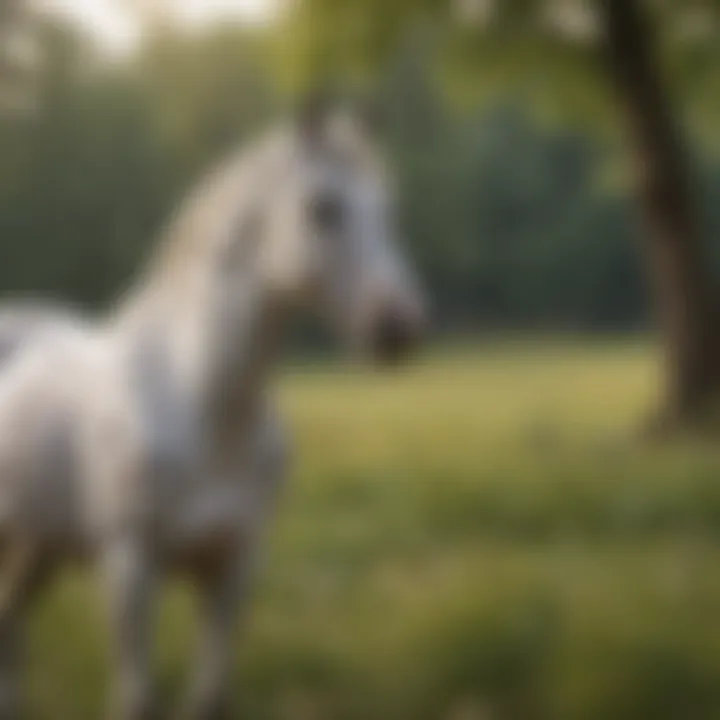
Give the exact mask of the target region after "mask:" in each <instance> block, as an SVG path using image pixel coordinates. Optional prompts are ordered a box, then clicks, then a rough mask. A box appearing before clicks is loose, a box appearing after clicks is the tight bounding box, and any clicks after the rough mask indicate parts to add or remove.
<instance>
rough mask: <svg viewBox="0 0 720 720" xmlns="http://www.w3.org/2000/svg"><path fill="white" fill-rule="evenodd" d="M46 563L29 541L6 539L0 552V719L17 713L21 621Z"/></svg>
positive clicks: (43, 572)
mask: <svg viewBox="0 0 720 720" xmlns="http://www.w3.org/2000/svg"><path fill="white" fill-rule="evenodd" d="M47 567H48V565H47V564H46V563H44V562H43V560H42V557H41V553H40V552H39V550H38V548H37V547H36V546H35V545H34V544H33V543H30V542H21V541H16V542H9V543H8V544H7V545H6V546H5V547H4V548H3V551H2V555H1V556H0V720H16V719H17V718H18V717H21V713H22V709H21V704H22V703H21V694H22V693H21V685H22V677H21V673H20V670H21V664H22V662H21V661H22V658H21V655H22V650H23V648H22V645H23V642H22V641H23V625H24V620H25V615H26V609H27V607H28V605H29V603H30V600H31V599H32V597H33V596H34V595H35V594H36V592H37V590H38V589H39V587H40V585H41V582H42V580H44V579H45V577H46V576H47V572H46V570H47Z"/></svg>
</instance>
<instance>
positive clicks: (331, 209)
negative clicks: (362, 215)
mask: <svg viewBox="0 0 720 720" xmlns="http://www.w3.org/2000/svg"><path fill="white" fill-rule="evenodd" d="M310 215H311V218H312V222H313V224H314V225H315V227H317V228H318V229H319V230H322V231H323V232H337V231H338V230H340V228H341V227H342V224H343V220H344V218H345V208H344V207H343V204H342V201H341V200H340V198H339V197H337V196H335V195H320V196H318V197H316V198H315V199H314V200H313V201H312V203H311V205H310Z"/></svg>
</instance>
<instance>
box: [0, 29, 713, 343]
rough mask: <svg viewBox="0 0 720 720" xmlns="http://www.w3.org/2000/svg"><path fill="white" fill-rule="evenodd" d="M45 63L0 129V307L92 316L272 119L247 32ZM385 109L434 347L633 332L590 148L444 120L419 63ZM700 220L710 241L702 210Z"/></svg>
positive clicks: (477, 114) (394, 74)
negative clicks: (438, 324)
mask: <svg viewBox="0 0 720 720" xmlns="http://www.w3.org/2000/svg"><path fill="white" fill-rule="evenodd" d="M42 45H43V51H42V56H43V57H44V59H45V61H44V63H43V64H42V67H41V69H40V73H39V75H38V77H37V78H36V79H35V82H36V83H37V88H36V92H35V106H34V110H33V111H32V112H26V113H21V114H18V113H6V114H0V292H1V293H2V295H3V296H10V295H12V296H15V295H17V294H45V295H48V294H49V295H52V296H61V297H67V298H70V299H72V300H75V301H78V302H81V303H86V304H93V305H97V304H104V303H106V302H107V301H108V300H109V299H110V298H112V297H113V296H114V295H116V294H117V293H118V292H119V291H120V290H121V289H122V287H123V285H124V284H125V283H126V282H127V281H128V279H129V277H130V275H131V274H132V273H133V272H134V270H135V268H136V267H137V266H138V264H140V263H142V262H143V260H144V258H145V257H146V256H147V254H148V252H149V248H150V246H151V245H152V243H153V241H154V238H155V236H156V235H157V233H158V231H159V229H160V228H161V225H162V223H163V222H164V221H165V220H166V219H167V218H168V217H169V215H170V214H171V213H172V210H173V207H174V206H175V205H176V204H177V203H178V202H179V201H180V200H181V199H182V197H183V195H184V193H185V192H187V190H188V189H189V187H190V186H191V185H192V183H193V182H194V181H195V180H196V179H197V178H198V176H199V175H200V174H201V173H202V171H203V169H204V168H207V167H208V166H209V165H211V164H212V163H213V162H214V161H215V160H216V159H217V158H218V157H220V156H221V155H222V154H223V153H224V152H226V151H227V150H228V148H229V147H230V146H233V145H235V144H236V143H238V142H242V141H244V140H246V139H248V138H250V137H252V135H253V133H255V132H256V131H257V130H258V129H259V128H261V127H262V126H263V125H264V124H265V123H267V122H268V121H269V120H270V119H271V118H273V117H275V116H276V115H278V114H279V113H281V112H283V111H284V109H286V107H287V105H288V100H287V98H286V97H285V95H284V94H283V92H281V90H280V87H279V84H278V81H277V79H276V74H275V72H274V70H273V64H272V62H271V61H270V56H271V52H270V50H269V49H268V47H267V41H266V39H265V38H264V37H263V36H262V35H261V34H260V33H259V32H258V31H257V30H256V31H252V32H251V31H248V30H241V29H238V28H234V29H225V30H222V31H217V32H213V33H209V34H207V35H204V36H202V37H192V38H191V37H178V36H172V35H169V34H157V35H156V36H154V37H152V38H150V39H148V41H147V42H146V43H145V46H144V47H143V49H142V51H141V52H140V53H139V54H138V55H137V56H136V57H134V58H132V60H129V61H123V62H118V61H116V62H114V63H108V62H101V61H100V60H99V59H98V56H97V54H96V52H95V50H94V49H93V48H92V47H91V46H90V45H89V43H88V42H87V41H86V40H85V39H84V38H82V37H81V36H79V35H78V33H77V32H76V31H70V30H69V29H67V28H59V27H57V26H53V27H48V28H47V29H45V30H44V32H43V33H42ZM381 95H382V96H383V102H382V105H383V106H384V109H385V110H384V115H385V121H386V122H385V132H384V139H385V142H386V145H387V150H388V152H389V153H390V155H391V156H392V157H393V158H394V160H395V165H396V168H397V173H398V178H399V196H400V198H401V226H402V228H403V230H404V235H405V237H406V240H407V243H408V244H409V245H410V247H411V248H412V250H413V252H414V254H415V256H416V257H417V259H418V262H419V264H420V266H421V270H422V272H423V274H424V277H425V279H426V282H427V284H428V285H429V287H430V288H431V291H432V294H433V297H434V302H435V306H436V310H437V314H438V316H439V318H440V319H441V321H442V323H443V324H444V325H445V326H446V327H449V328H462V329H463V330H472V329H484V328H500V327H517V328H528V327H529V328H571V329H622V328H628V327H635V326H637V325H639V324H641V323H642V322H643V321H644V319H645V316H646V313H645V303H646V301H645V295H646V293H645V292H644V288H643V287H642V285H643V280H642V276H641V272H640V269H639V268H640V263H639V258H638V257H637V255H636V252H635V243H634V241H633V237H634V236H635V233H634V232H633V227H632V223H633V219H632V218H633V213H632V210H631V207H630V204H629V202H628V200H627V197H626V194H625V192H624V191H623V185H622V183H619V182H617V180H616V175H617V173H614V172H613V170H614V168H613V166H612V163H611V162H609V161H608V153H607V148H606V147H604V146H602V144H601V143H600V141H598V140H596V139H591V137H590V135H589V134H584V133H581V132H579V131H577V130H574V129H573V130H571V129H568V128H560V127H557V126H552V125H548V124H545V123H542V122H540V121H539V120H537V119H536V118H535V116H534V115H533V114H532V112H530V111H529V110H528V109H527V108H523V107H522V106H520V105H518V104H513V102H512V99H511V98H509V97H508V98H507V99H506V100H503V101H502V102H501V103H500V104H493V105H492V106H491V107H488V106H484V107H483V108H477V109H473V110H467V109H465V110H463V111H459V110H457V109H456V108H455V107H454V106H451V105H450V103H448V102H447V101H446V99H445V95H444V93H443V91H442V88H440V87H438V85H437V83H436V82H435V80H434V74H433V72H432V64H431V63H430V62H429V61H428V59H427V58H426V57H424V56H423V54H422V53H418V52H415V53H413V52H409V53H405V54H404V55H403V56H402V57H399V58H398V59H397V61H396V62H395V63H394V64H393V65H392V67H390V68H389V70H388V72H387V74H386V76H385V77H384V78H383V79H382V82H381ZM719 167H720V166H719ZM705 186H706V187H707V188H708V193H707V195H708V197H712V194H713V193H712V189H713V188H718V189H720V169H719V168H715V169H713V168H712V167H711V168H710V169H709V170H708V172H707V177H706V183H705ZM705 217H706V220H707V222H708V224H709V225H710V226H711V228H718V229H719V230H720V212H718V211H717V210H714V208H713V205H712V203H708V204H707V208H706V213H705ZM708 235H709V236H712V235H714V233H713V232H710V233H708Z"/></svg>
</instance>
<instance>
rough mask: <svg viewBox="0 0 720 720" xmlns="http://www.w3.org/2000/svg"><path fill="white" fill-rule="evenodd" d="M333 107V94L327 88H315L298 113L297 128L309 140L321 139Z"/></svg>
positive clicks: (303, 100) (299, 107)
mask: <svg viewBox="0 0 720 720" xmlns="http://www.w3.org/2000/svg"><path fill="white" fill-rule="evenodd" d="M332 105H333V101H332V97H331V94H330V92H329V91H328V90H327V89H325V88H315V89H313V90H311V91H310V92H309V93H307V95H305V97H303V99H302V100H301V102H300V104H299V106H298V109H297V113H296V122H297V126H298V128H299V130H300V132H301V133H302V135H303V137H305V138H306V139H309V140H317V139H318V138H319V137H320V135H321V134H322V132H323V129H324V127H325V123H326V121H327V119H328V116H329V115H330V113H331V110H332Z"/></svg>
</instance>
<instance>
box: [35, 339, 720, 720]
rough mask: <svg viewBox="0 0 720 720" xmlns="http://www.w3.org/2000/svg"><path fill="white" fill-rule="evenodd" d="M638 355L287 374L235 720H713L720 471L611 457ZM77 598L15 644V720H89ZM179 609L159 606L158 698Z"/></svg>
mask: <svg viewBox="0 0 720 720" xmlns="http://www.w3.org/2000/svg"><path fill="white" fill-rule="evenodd" d="M656 372H657V370H656V368H655V362H654V357H653V354H652V352H651V350H650V348H649V347H648V346H646V345H644V344H642V343H632V342H617V343H601V342H597V341H588V342H566V341H563V342H553V343H531V342H527V341H524V342H518V343H512V342H503V343H494V344H487V345H479V346H473V347H465V348H460V349H456V350H454V351H452V352H449V351H435V352H431V353H430V354H429V355H428V356H426V357H425V358H424V359H421V360H420V361H419V362H418V363H417V364H416V365H415V366H414V367H412V368H411V369H409V370H408V371H403V372H401V373H393V372H390V373H382V374H373V373H371V372H369V371H366V370H359V369H354V370H350V371H349V370H348V369H347V368H342V369H341V368H340V367H338V366H334V365H333V366H330V367H322V368H321V367H313V366H309V367H297V368H292V369H290V370H288V371H287V372H286V373H285V374H284V376H283V379H282V381H281V384H280V396H281V401H282V405H283V406H284V408H285V411H286V414H287V416H288V418H289V420H290V423H291V426H292V428H293V437H294V442H293V444H294V455H295V458H294V464H293V470H292V473H291V475H292V480H291V483H290V485H289V486H288V488H287V489H286V492H285V493H284V497H283V500H282V505H281V509H280V513H279V518H278V522H277V524H276V525H275V527H274V528H273V534H272V539H271V542H270V545H269V552H268V556H267V558H266V559H265V561H264V563H263V571H262V574H261V582H260V583H259V587H258V592H257V594H256V599H255V603H254V607H253V609H252V622H251V625H250V628H249V632H248V633H247V634H246V636H245V637H244V638H240V637H238V641H237V642H238V647H240V648H241V650H240V653H239V658H238V665H237V670H236V681H235V688H236V693H237V706H238V712H239V717H243V718H248V719H250V720H346V719H347V720H370V719H372V720H384V719H387V720H494V719H498V720H503V719H509V720H534V719H536V718H537V719H538V720H540V719H547V720H609V719H610V718H612V720H644V719H646V718H653V720H665V719H667V720H669V719H673V720H675V719H677V720H680V719H685V718H693V720H700V719H701V718H716V717H720V454H718V453H716V452H715V451H713V450H712V449H711V448H709V447H698V446H693V447H689V446H682V447H678V446H675V447H672V448H664V449H662V450H657V449H655V450H651V449H649V448H644V447H641V446H639V445H638V444H636V443H634V442H632V441H631V437H632V431H633V428H635V427H636V426H637V424H638V422H639V420H640V419H641V418H642V414H643V412H645V411H647V409H648V408H649V407H651V405H652V402H653V398H654V395H655V379H656ZM94 592H95V590H94V588H93V586H92V584H91V582H90V581H89V580H88V579H87V578H85V577H83V576H80V577H79V576H66V577H64V578H63V579H62V580H61V581H60V582H59V583H58V585H57V586H56V588H55V589H54V590H53V592H52V593H51V594H50V595H49V596H48V597H47V598H45V599H44V600H43V602H42V604H41V606H40V607H39V608H38V609H37V613H36V615H35V617H34V620H33V623H32V628H31V630H32V632H31V646H30V648H29V658H28V661H29V663H30V668H31V672H30V675H29V678H28V681H29V684H30V686H29V688H28V691H29V694H30V698H31V701H32V708H33V717H35V718H37V719H38V720H96V719H97V718H98V717H100V716H102V707H103V697H104V694H105V690H106V683H107V678H108V666H109V659H108V657H107V652H106V647H105V644H104V634H103V626H102V616H101V610H100V607H101V606H100V604H99V603H98V602H97V599H96V596H95V594H94ZM191 610H192V599H191V598H190V597H189V596H188V593H187V592H186V591H185V589H184V588H183V587H182V586H177V587H174V588H173V589H172V590H171V591H170V592H169V593H168V595H167V597H166V598H165V599H164V602H163V608H162V611H163V614H162V622H161V623H160V627H159V630H158V635H159V637H158V651H157V670H158V677H157V681H158V686H159V692H160V693H161V695H162V698H163V704H164V705H168V703H170V702H171V701H177V700H178V697H177V695H178V693H179V691H180V688H181V686H182V685H183V679H184V677H185V672H186V660H187V658H188V656H189V654H190V653H191V646H192V640H193V614H192V612H191Z"/></svg>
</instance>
